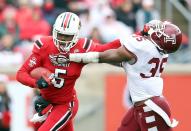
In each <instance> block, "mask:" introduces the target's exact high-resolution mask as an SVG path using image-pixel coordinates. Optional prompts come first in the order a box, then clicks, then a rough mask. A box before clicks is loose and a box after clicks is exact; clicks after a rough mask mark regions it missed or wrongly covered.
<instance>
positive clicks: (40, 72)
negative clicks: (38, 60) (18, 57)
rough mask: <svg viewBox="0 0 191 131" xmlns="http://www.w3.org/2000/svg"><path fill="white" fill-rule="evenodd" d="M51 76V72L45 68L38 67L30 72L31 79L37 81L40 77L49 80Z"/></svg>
mask: <svg viewBox="0 0 191 131" xmlns="http://www.w3.org/2000/svg"><path fill="white" fill-rule="evenodd" d="M51 74H52V73H51V71H49V70H48V69H46V68H44V67H37V68H35V69H33V70H32V71H31V72H30V75H31V77H33V78H35V79H39V78H40V77H44V78H49V77H50V75H51Z"/></svg>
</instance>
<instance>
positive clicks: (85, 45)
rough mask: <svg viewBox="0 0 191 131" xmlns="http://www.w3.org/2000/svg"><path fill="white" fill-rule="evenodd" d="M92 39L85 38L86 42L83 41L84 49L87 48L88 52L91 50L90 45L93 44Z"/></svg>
mask: <svg viewBox="0 0 191 131" xmlns="http://www.w3.org/2000/svg"><path fill="white" fill-rule="evenodd" d="M92 42H93V41H92V40H91V39H88V38H84V42H83V49H84V50H86V52H88V50H90V47H91V45H92Z"/></svg>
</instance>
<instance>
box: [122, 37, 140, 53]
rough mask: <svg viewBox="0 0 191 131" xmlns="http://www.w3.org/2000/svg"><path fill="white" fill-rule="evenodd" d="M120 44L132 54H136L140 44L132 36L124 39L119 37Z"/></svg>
mask: <svg viewBox="0 0 191 131" xmlns="http://www.w3.org/2000/svg"><path fill="white" fill-rule="evenodd" d="M120 42H121V44H122V45H123V46H124V47H125V48H126V49H127V50H129V51H130V52H132V53H133V54H135V55H136V54H137V53H138V52H139V51H140V50H139V48H140V44H141V43H138V42H137V41H136V40H135V39H134V38H133V36H130V37H127V38H126V39H120Z"/></svg>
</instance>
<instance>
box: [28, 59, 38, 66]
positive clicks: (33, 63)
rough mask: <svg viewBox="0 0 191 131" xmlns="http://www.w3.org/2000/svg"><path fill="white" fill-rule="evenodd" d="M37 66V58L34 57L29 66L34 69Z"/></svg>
mask: <svg viewBox="0 0 191 131" xmlns="http://www.w3.org/2000/svg"><path fill="white" fill-rule="evenodd" d="M35 65H36V58H35V57H32V58H31V59H30V60H29V66H30V67H33V66H35Z"/></svg>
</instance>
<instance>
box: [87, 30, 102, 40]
mask: <svg viewBox="0 0 191 131" xmlns="http://www.w3.org/2000/svg"><path fill="white" fill-rule="evenodd" d="M88 38H90V39H92V40H93V41H94V42H97V43H103V38H102V36H101V34H100V32H99V30H98V28H97V27H94V28H93V29H92V31H91V32H90V34H89V36H88Z"/></svg>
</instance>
